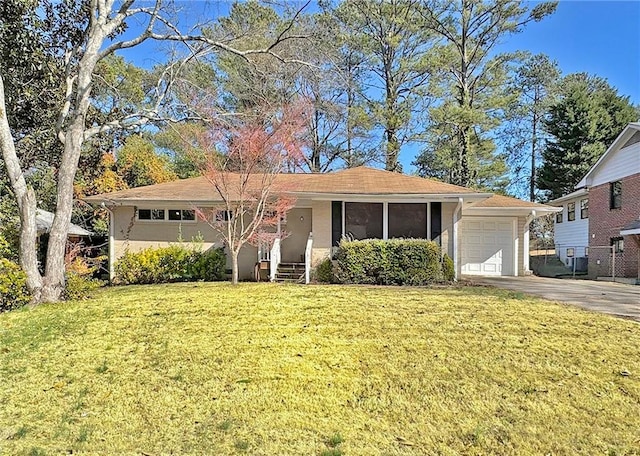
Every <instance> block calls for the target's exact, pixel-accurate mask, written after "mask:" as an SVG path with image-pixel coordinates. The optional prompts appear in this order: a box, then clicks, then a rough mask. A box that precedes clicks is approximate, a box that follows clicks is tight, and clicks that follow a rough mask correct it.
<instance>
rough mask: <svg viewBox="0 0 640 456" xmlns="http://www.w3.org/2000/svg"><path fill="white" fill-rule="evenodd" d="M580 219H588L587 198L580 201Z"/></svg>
mask: <svg viewBox="0 0 640 456" xmlns="http://www.w3.org/2000/svg"><path fill="white" fill-rule="evenodd" d="M580 218H581V219H586V218H589V200H588V199H587V198H585V199H583V200H580Z"/></svg>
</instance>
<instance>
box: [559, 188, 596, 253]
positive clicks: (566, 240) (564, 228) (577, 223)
mask: <svg viewBox="0 0 640 456" xmlns="http://www.w3.org/2000/svg"><path fill="white" fill-rule="evenodd" d="M585 198H587V197H586V196H581V197H578V198H575V199H571V200H568V201H565V202H564V203H562V223H555V224H554V227H555V233H554V243H555V245H556V254H557V255H558V257H559V258H560V260H561V261H562V262H563V263H564V264H568V263H567V249H568V248H573V249H574V256H575V257H583V256H585V251H584V248H585V247H587V246H588V245H589V219H588V218H586V219H582V218H580V201H581V200H583V199H585ZM569 203H575V204H576V219H575V220H574V221H572V222H570V221H568V217H567V206H568V205H569Z"/></svg>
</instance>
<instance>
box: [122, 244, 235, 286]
mask: <svg viewBox="0 0 640 456" xmlns="http://www.w3.org/2000/svg"><path fill="white" fill-rule="evenodd" d="M226 262H227V260H226V256H225V254H224V251H223V250H222V249H209V250H207V251H202V250H201V249H199V248H197V247H194V246H191V245H189V246H187V245H183V244H177V245H171V246H169V247H160V248H151V247H150V248H147V249H144V250H141V251H139V252H135V253H132V252H126V253H125V254H124V256H122V258H120V259H119V260H118V261H117V262H116V264H115V282H116V283H119V284H123V285H127V284H147V283H167V282H187V281H190V280H206V281H215V280H222V278H223V277H224V273H225V265H226Z"/></svg>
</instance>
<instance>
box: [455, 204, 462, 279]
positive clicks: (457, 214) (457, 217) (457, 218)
mask: <svg viewBox="0 0 640 456" xmlns="http://www.w3.org/2000/svg"><path fill="white" fill-rule="evenodd" d="M462 202H463V200H462V198H458V205H457V206H456V208H455V210H454V211H453V269H454V270H455V272H456V275H455V280H456V281H457V280H458V278H459V277H460V272H461V270H460V260H459V252H458V222H459V221H460V215H461V211H462Z"/></svg>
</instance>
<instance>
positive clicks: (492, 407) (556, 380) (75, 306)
mask: <svg viewBox="0 0 640 456" xmlns="http://www.w3.org/2000/svg"><path fill="white" fill-rule="evenodd" d="M70 451H73V453H78V452H80V453H83V454H92V453H93V454H116V453H118V454H122V453H127V454H142V453H144V454H153V455H159V454H170V453H173V454H223V455H226V454H230V455H232V454H252V455H254V454H262V455H280V454H300V455H341V454H342V455H378V454H379V455H405V454H406V455H423V454H442V455H455V454H513V455H521V454H553V455H574V454H585V455H592V454H618V455H624V454H626V455H629V454H640V325H639V324H638V323H636V322H631V321H626V320H621V319H616V318H613V317H609V316H605V315H599V314H594V313H589V312H585V311H582V310H579V309H575V308H573V307H568V306H562V305H557V304H553V303H549V302H545V301H542V300H536V299H533V298H529V297H525V296H522V295H515V294H511V293H509V292H501V291H496V290H493V289H488V288H437V289H418V288H393V287H389V288H376V287H341V286H281V285H273V284H241V285H239V286H237V287H233V286H231V285H228V284H176V285H161V286H138V287H122V288H115V289H108V290H104V291H102V292H100V293H99V295H98V296H97V298H96V299H94V300H90V301H85V302H78V303H75V302H71V303H61V304H56V305H44V306H40V307H38V308H36V309H34V310H23V311H16V312H11V313H7V314H3V315H0V454H66V453H68V452H70Z"/></svg>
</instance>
